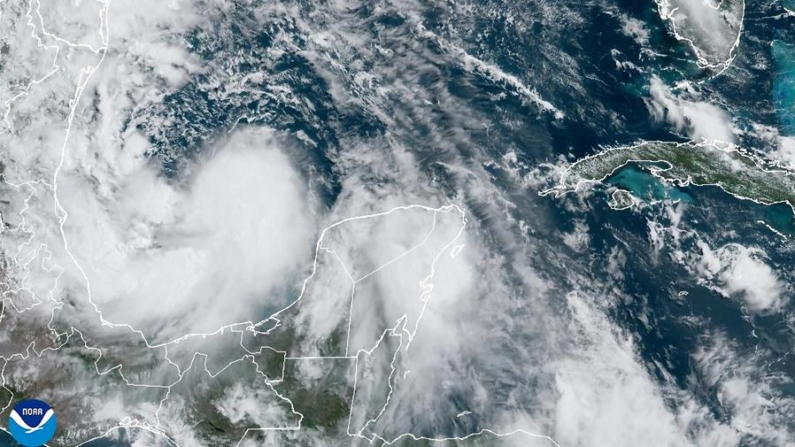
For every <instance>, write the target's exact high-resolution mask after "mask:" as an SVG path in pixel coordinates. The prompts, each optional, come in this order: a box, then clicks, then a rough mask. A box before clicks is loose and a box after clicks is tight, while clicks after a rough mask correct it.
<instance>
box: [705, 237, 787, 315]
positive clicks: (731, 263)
mask: <svg viewBox="0 0 795 447" xmlns="http://www.w3.org/2000/svg"><path fill="white" fill-rule="evenodd" d="M699 246H700V248H701V251H702V258H701V260H700V262H699V263H698V267H697V269H698V271H699V272H700V274H701V275H702V277H703V278H704V279H706V280H707V281H710V282H712V283H713V284H715V285H716V286H717V287H718V288H719V290H720V291H721V292H723V293H724V294H725V295H727V296H739V297H741V298H742V299H743V300H744V301H745V303H746V305H747V306H748V309H749V310H751V311H769V310H776V309H778V308H780V307H781V306H782V304H784V301H785V299H784V292H785V286H784V284H783V283H782V282H781V281H780V280H779V278H778V275H777V274H776V272H775V271H773V269H771V268H770V266H768V265H767V264H766V263H765V262H764V258H765V253H764V251H762V250H761V249H759V248H753V247H752V248H749V247H743V246H741V245H737V244H730V245H726V246H724V247H720V248H719V249H718V250H716V251H713V250H712V249H710V248H709V246H707V244H705V243H704V242H700V243H699Z"/></svg>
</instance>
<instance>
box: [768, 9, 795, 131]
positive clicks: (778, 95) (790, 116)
mask: <svg viewBox="0 0 795 447" xmlns="http://www.w3.org/2000/svg"><path fill="white" fill-rule="evenodd" d="M791 3H793V7H794V8H795V0H791ZM771 51H772V53H773V59H774V60H775V61H776V68H777V70H778V72H777V74H776V79H775V81H774V83H773V102H774V103H775V105H776V111H777V114H778V117H779V121H780V123H781V132H782V133H783V134H785V135H795V45H789V44H786V43H784V42H781V41H779V40H776V41H774V42H773V44H772V45H771Z"/></svg>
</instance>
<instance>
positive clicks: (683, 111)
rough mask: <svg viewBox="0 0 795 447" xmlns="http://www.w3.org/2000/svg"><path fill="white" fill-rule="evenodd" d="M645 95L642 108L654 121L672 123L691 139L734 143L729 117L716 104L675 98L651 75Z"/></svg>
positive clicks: (663, 84)
mask: <svg viewBox="0 0 795 447" xmlns="http://www.w3.org/2000/svg"><path fill="white" fill-rule="evenodd" d="M649 94H650V96H651V97H650V98H649V99H647V100H646V107H647V108H648V109H649V112H650V113H651V114H652V116H654V118H655V119H657V121H660V122H666V123H668V124H670V125H672V126H673V127H674V128H675V129H676V131H677V132H683V133H685V134H686V135H687V136H688V137H690V138H691V139H694V140H702V139H706V140H718V141H722V142H726V143H732V142H734V140H735V137H734V132H733V130H732V125H731V119H730V118H729V116H728V115H727V114H726V112H724V111H723V110H722V109H721V108H720V107H718V106H716V105H714V104H712V103H709V102H701V101H689V100H687V99H682V98H680V97H677V96H676V95H675V94H674V93H672V92H671V90H670V89H669V88H668V87H667V86H666V85H665V83H663V81H662V80H661V79H660V78H658V77H653V78H652V80H651V85H650V86H649Z"/></svg>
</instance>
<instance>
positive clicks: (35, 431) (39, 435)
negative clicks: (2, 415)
mask: <svg viewBox="0 0 795 447" xmlns="http://www.w3.org/2000/svg"><path fill="white" fill-rule="evenodd" d="M8 431H10V432H11V436H13V437H14V439H15V440H16V441H17V442H18V443H20V444H22V445H24V446H25V447H39V446H42V445H44V443H46V442H47V441H49V440H50V439H52V437H53V436H54V435H55V412H54V411H53V410H52V408H50V406H49V405H47V404H46V403H44V402H42V401H40V400H37V399H28V400H23V401H22V402H20V403H18V404H17V406H16V407H14V409H13V410H11V415H10V416H9V417H8Z"/></svg>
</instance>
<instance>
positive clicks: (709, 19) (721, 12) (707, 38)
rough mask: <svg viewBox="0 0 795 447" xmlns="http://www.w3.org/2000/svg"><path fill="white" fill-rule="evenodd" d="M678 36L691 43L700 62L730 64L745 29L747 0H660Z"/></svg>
mask: <svg viewBox="0 0 795 447" xmlns="http://www.w3.org/2000/svg"><path fill="white" fill-rule="evenodd" d="M656 2H657V6H658V8H659V11H660V15H661V16H662V18H663V19H666V20H669V21H671V23H672V25H673V30H674V34H675V35H676V37H677V38H678V39H681V40H685V41H687V42H688V43H690V45H691V48H692V49H693V51H694V52H695V53H696V57H697V58H698V62H699V65H702V66H717V65H722V66H726V65H727V64H728V63H729V62H730V61H731V59H732V53H733V51H734V49H735V45H736V44H737V43H738V42H739V39H740V33H741V31H742V19H743V15H744V13H745V4H744V0H739V1H724V0H720V1H716V0H696V1H690V0H656Z"/></svg>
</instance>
